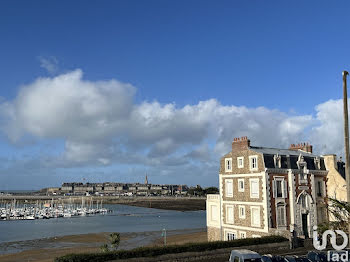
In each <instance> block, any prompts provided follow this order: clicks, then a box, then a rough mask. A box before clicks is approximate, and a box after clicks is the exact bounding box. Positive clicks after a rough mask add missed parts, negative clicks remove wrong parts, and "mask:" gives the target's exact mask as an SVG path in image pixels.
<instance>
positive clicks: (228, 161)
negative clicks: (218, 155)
mask: <svg viewBox="0 0 350 262" xmlns="http://www.w3.org/2000/svg"><path fill="white" fill-rule="evenodd" d="M231 171H232V158H225V172H231Z"/></svg>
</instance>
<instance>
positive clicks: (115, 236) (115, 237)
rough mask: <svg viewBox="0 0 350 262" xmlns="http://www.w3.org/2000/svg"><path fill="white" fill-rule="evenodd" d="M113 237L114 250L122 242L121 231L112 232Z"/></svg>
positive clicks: (111, 236)
mask: <svg viewBox="0 0 350 262" xmlns="http://www.w3.org/2000/svg"><path fill="white" fill-rule="evenodd" d="M109 236H110V238H111V245H112V247H113V248H114V250H117V249H118V247H119V244H120V234H119V233H112V234H110V235H109Z"/></svg>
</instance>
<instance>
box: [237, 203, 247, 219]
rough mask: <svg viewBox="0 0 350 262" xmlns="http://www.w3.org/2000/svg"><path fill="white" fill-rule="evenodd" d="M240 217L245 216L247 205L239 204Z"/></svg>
mask: <svg viewBox="0 0 350 262" xmlns="http://www.w3.org/2000/svg"><path fill="white" fill-rule="evenodd" d="M238 217H239V218H245V206H238Z"/></svg>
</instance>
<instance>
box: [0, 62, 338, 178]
mask: <svg viewBox="0 0 350 262" xmlns="http://www.w3.org/2000/svg"><path fill="white" fill-rule="evenodd" d="M135 92H136V88H135V87H134V86H132V85H131V84H128V83H122V82H119V81H117V80H113V79H112V80H108V81H88V80H85V79H83V73H82V71H81V70H79V69H77V70H74V71H72V72H68V73H66V74H61V75H58V76H56V77H46V78H39V79H37V80H35V81H34V82H33V83H30V84H28V85H25V86H22V87H21V88H20V91H19V93H18V95H17V97H16V98H15V99H14V100H12V101H2V102H1V104H0V112H1V115H0V119H1V122H0V123H1V130H2V132H3V133H4V134H5V135H6V136H7V137H8V138H9V139H10V140H11V141H12V143H18V142H20V141H21V140H23V139H24V138H26V137H28V136H30V137H33V138H35V139H36V140H37V142H38V143H40V141H41V140H46V141H47V140H55V141H57V140H60V141H63V143H64V147H63V151H62V152H61V153H60V154H59V155H58V156H56V157H52V158H51V159H50V161H49V162H50V163H51V165H52V166H53V167H73V166H75V167H79V166H82V167H84V166H106V165H113V164H125V165H135V164H138V165H143V166H146V167H150V168H156V167H158V168H159V169H158V170H162V172H161V173H162V174H174V173H176V172H178V173H184V174H185V173H186V172H188V173H189V172H190V171H189V170H193V167H194V166H196V169H195V170H197V171H198V172H201V173H202V174H203V175H207V176H209V174H208V172H213V170H217V169H218V159H219V157H220V156H222V155H223V154H225V153H227V152H228V151H229V150H230V148H231V141H232V140H233V138H234V137H237V136H248V137H249V138H250V139H251V140H252V144H253V145H260V146H272V147H283V148H287V147H288V146H289V144H290V143H296V142H302V141H310V142H312V143H313V144H314V145H315V149H316V150H317V151H318V152H320V153H341V152H342V117H341V112H342V108H341V101H338V100H330V101H327V102H325V103H323V104H320V105H317V106H316V107H315V112H316V114H315V115H295V114H290V113H289V114H288V113H285V112H281V111H279V110H274V109H268V108H265V107H257V108H247V107H244V106H239V107H238V106H234V105H229V106H227V105H222V104H221V103H220V102H219V101H217V100H215V99H209V100H206V101H200V102H198V103H197V104H194V105H186V106H184V107H178V106H177V105H176V104H175V103H171V104H161V103H160V102H158V101H154V102H147V101H144V102H141V103H135V101H134V95H135ZM201 167H203V168H201ZM176 168H177V169H176ZM185 170H187V171H185ZM159 172H160V171H159ZM212 175H213V177H214V178H215V177H216V176H215V175H216V174H212Z"/></svg>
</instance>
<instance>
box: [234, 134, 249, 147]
mask: <svg viewBox="0 0 350 262" xmlns="http://www.w3.org/2000/svg"><path fill="white" fill-rule="evenodd" d="M249 147H250V140H249V139H248V137H246V136H242V137H241V138H239V137H236V138H234V139H233V142H232V151H241V150H247V149H249Z"/></svg>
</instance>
